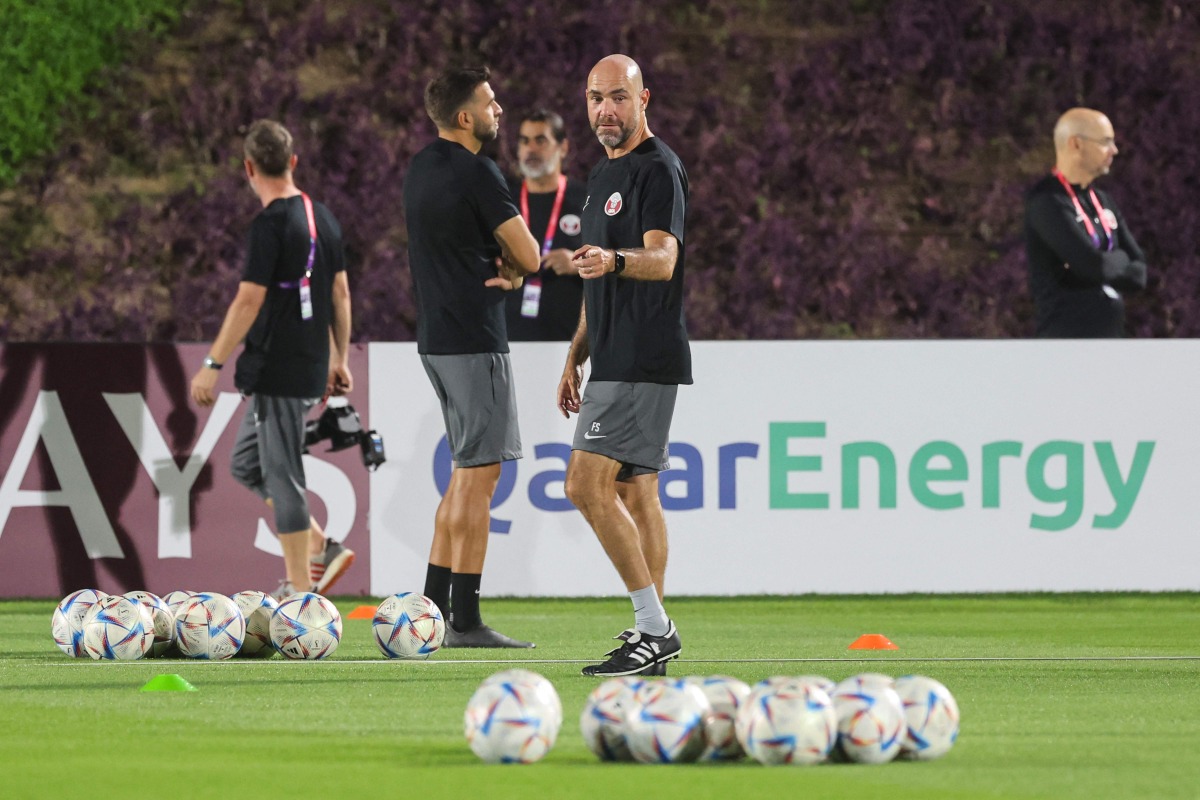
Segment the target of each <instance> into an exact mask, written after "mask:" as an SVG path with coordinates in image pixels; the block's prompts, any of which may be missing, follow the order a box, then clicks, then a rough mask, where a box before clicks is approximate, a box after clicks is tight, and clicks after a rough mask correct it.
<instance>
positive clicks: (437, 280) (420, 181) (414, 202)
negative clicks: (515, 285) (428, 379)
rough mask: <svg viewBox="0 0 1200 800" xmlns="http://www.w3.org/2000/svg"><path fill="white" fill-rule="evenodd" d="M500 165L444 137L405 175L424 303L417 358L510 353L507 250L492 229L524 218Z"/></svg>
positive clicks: (416, 276)
mask: <svg viewBox="0 0 1200 800" xmlns="http://www.w3.org/2000/svg"><path fill="white" fill-rule="evenodd" d="M518 213H519V212H518V211H517V208H516V206H514V205H513V202H512V198H511V197H510V196H509V193H508V184H507V183H506V182H505V180H504V176H503V175H501V174H500V170H499V169H498V168H497V167H496V164H495V162H494V161H492V160H491V159H490V158H486V157H484V156H480V155H476V154H474V153H472V152H471V151H470V150H467V149H466V148H465V147H463V146H462V145H460V144H458V143H457V142H451V141H448V140H446V139H437V140H435V141H434V142H432V143H431V144H430V145H428V146H427V147H426V148H425V149H423V150H422V151H421V152H419V153H417V155H416V156H415V157H413V160H412V163H411V164H410V165H409V168H408V174H407V175H405V177H404V218H405V221H406V222H407V225H408V261H409V266H410V268H411V269H412V276H413V288H414V290H415V292H416V299H417V352H419V353H424V354H429V355H459V354H465V353H507V352H508V335H507V333H506V332H505V326H504V296H505V292H504V290H502V289H498V288H495V287H489V286H484V285H483V284H484V282H485V281H487V280H488V279H489V278H494V277H496V274H497V273H496V258H498V257H499V256H500V245H499V244H498V243H497V242H496V237H495V235H494V234H493V231H495V230H496V228H498V227H500V225H502V224H503V223H505V222H507V221H508V220H510V219H512V218H513V217H515V216H518Z"/></svg>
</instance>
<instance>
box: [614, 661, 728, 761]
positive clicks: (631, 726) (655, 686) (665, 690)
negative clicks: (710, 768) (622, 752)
mask: <svg viewBox="0 0 1200 800" xmlns="http://www.w3.org/2000/svg"><path fill="white" fill-rule="evenodd" d="M711 714H712V706H710V705H709V703H708V698H707V697H705V696H704V692H702V691H701V690H700V687H698V686H695V685H693V684H690V683H688V682H687V681H684V680H678V681H673V680H649V681H646V682H645V683H643V684H642V685H641V686H639V687H638V690H637V691H636V692H634V694H633V706H632V707H631V708H630V710H629V716H628V718H626V720H625V742H626V744H628V745H629V752H631V753H632V754H633V758H634V760H635V761H640V762H641V763H643V764H686V763H689V762H692V761H695V760H697V759H698V758H700V754H701V753H703V752H704V748H705V745H706V744H707V742H706V741H705V738H704V726H705V722H706V720H707V718H708V717H709V716H710V715H711Z"/></svg>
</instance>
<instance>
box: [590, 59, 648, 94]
mask: <svg viewBox="0 0 1200 800" xmlns="http://www.w3.org/2000/svg"><path fill="white" fill-rule="evenodd" d="M617 83H620V84H624V85H625V86H626V88H628V89H629V90H630V91H631V92H632V93H633V94H640V93H641V91H642V89H643V88H644V87H643V85H642V69H641V67H639V66H638V65H637V62H636V61H634V60H633V59H632V58H630V57H629V56H624V55H621V54H620V53H616V54H614V55H611V56H605V57H604V58H602V59H600V60H599V61H597V62H596V66H594V67H592V71H591V73H590V74H588V88H589V89H590V88H592V86H595V85H597V84H602V85H605V86H610V85H613V84H617Z"/></svg>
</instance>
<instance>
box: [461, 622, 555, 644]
mask: <svg viewBox="0 0 1200 800" xmlns="http://www.w3.org/2000/svg"><path fill="white" fill-rule="evenodd" d="M442 647H508V648H516V649H525V650H527V649H529V648H531V647H537V645H536V644H534V643H533V642H522V641H521V640H520V639H513V638H511V637H509V636H505V635H504V634H503V633H500V632H499V631H494V630H492V629H491V628H489V627H488V626H487V625H484V624H482V623H481V624H480V625H479V627H477V628H471V630H469V631H456V630H454V628H453V627H452V626H450V625H447V626H446V638H445V640H444V641H443V642H442Z"/></svg>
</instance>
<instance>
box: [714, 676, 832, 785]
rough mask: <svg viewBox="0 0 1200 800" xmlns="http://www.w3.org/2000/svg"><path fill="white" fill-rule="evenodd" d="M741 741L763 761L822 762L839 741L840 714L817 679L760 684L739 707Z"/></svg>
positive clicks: (783, 762)
mask: <svg viewBox="0 0 1200 800" xmlns="http://www.w3.org/2000/svg"><path fill="white" fill-rule="evenodd" d="M736 729H737V733H738V741H739V742H741V745H742V747H743V748H744V749H745V751H746V753H747V755H749V756H750V757H751V758H753V759H754V760H755V761H757V762H759V763H760V764H767V765H776V764H793V765H797V766H804V765H808V764H819V763H821V762H822V761H824V760H825V759H826V758H827V757H828V756H829V751H830V750H832V749H833V746H834V744H835V743H836V742H837V714H835V713H834V710H833V701H832V700H830V699H829V695H828V694H827V693H826V692H825V690H823V689H821V688H820V686H818V685H817V684H815V683H812V682H799V681H790V682H781V683H780V684H779V685H776V686H765V687H759V689H758V690H757V691H755V692H753V693H751V695H749V696H748V697H747V699H746V701H745V702H744V703H743V704H742V706H741V707H740V708H739V709H738V714H737V725H736Z"/></svg>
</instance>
